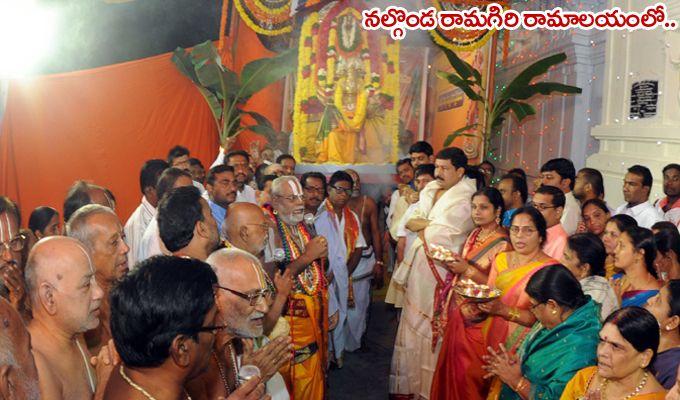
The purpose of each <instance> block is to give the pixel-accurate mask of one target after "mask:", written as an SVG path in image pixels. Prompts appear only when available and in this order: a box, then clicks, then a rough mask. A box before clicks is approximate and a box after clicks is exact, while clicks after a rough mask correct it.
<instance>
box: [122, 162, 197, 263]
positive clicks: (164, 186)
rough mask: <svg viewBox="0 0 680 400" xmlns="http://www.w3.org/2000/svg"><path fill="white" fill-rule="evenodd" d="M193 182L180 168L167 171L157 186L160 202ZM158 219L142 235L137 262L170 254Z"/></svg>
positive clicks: (159, 179) (150, 223)
mask: <svg viewBox="0 0 680 400" xmlns="http://www.w3.org/2000/svg"><path fill="white" fill-rule="evenodd" d="M192 182H193V181H192V180H191V175H190V174H189V173H188V172H186V171H184V170H181V169H178V168H168V169H166V170H165V171H163V173H162V174H161V177H160V178H158V185H156V194H157V196H158V200H159V201H160V200H162V199H163V197H165V194H166V193H167V192H169V191H170V189H174V188H178V187H182V186H192ZM199 190H200V189H199ZM157 217H158V215H155V216H154V218H153V220H152V221H151V222H149V226H147V227H146V230H145V231H144V234H143V235H142V241H141V243H140V245H139V250H138V252H137V256H136V257H135V258H136V260H137V262H139V261H143V260H146V259H147V258H149V257H151V256H155V255H159V254H170V252H169V251H168V249H166V248H165V246H164V245H163V241H161V237H160V234H159V233H158V220H157ZM130 267H131V268H134V265H131V266H130Z"/></svg>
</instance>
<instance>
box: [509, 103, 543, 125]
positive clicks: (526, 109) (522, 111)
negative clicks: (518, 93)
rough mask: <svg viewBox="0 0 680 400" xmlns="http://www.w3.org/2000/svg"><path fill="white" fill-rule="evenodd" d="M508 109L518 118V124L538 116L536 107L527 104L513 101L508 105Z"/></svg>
mask: <svg viewBox="0 0 680 400" xmlns="http://www.w3.org/2000/svg"><path fill="white" fill-rule="evenodd" d="M508 107H509V108H510V110H512V112H513V114H515V117H517V122H522V120H523V119H524V118H526V117H528V116H530V115H534V114H536V110H535V109H534V107H532V106H531V105H529V104H527V103H521V102H519V101H514V100H511V101H510V102H509V103H508Z"/></svg>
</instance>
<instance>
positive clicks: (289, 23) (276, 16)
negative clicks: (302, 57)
mask: <svg viewBox="0 0 680 400" xmlns="http://www.w3.org/2000/svg"><path fill="white" fill-rule="evenodd" d="M265 3H266V2H264V3H263V1H262V0H235V1H234V5H236V10H237V11H238V13H239V15H240V16H241V19H242V20H243V22H245V23H246V25H247V26H248V27H249V28H250V29H252V30H253V31H255V32H257V33H260V34H262V35H266V36H277V35H281V34H284V33H290V32H292V30H293V22H294V19H293V18H291V16H290V7H291V2H290V1H286V2H281V3H282V4H281V5H279V6H273V7H270V6H269V5H267V4H265Z"/></svg>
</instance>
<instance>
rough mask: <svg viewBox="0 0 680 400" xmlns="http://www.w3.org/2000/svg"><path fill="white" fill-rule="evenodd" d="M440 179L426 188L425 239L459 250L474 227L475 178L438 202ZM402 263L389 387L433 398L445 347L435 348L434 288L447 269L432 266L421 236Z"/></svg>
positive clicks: (423, 203) (423, 195) (397, 276)
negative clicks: (400, 298) (400, 307)
mask: <svg viewBox="0 0 680 400" xmlns="http://www.w3.org/2000/svg"><path fill="white" fill-rule="evenodd" d="M439 185H440V183H439V182H437V181H434V182H431V183H429V184H428V185H427V186H426V187H425V189H423V191H422V192H421V196H420V202H419V208H420V215H427V218H428V219H429V220H430V223H429V225H428V227H427V228H425V231H424V234H425V239H426V240H427V243H428V244H429V245H433V244H437V245H440V246H443V247H445V248H447V249H451V250H452V251H454V252H460V250H461V247H462V246H463V244H464V243H465V239H466V238H467V235H468V233H469V232H470V231H471V230H472V228H473V224H472V220H471V218H470V203H471V196H472V193H474V192H475V183H474V180H470V179H467V178H463V180H462V181H461V182H459V183H458V184H457V185H455V186H453V187H452V188H450V189H449V190H447V191H446V192H445V193H444V194H443V195H442V196H441V198H440V199H439V200H438V201H437V202H436V203H434V201H433V199H434V196H435V194H436V193H437V191H438V190H439V188H440V186H439ZM433 203H434V204H433ZM399 269H400V271H399V273H395V276H394V277H393V279H396V282H397V283H399V284H402V285H403V287H404V290H405V292H404V306H403V310H402V315H401V320H400V322H399V329H398V331H397V338H396V342H395V345H394V353H393V356H392V366H391V370H390V382H389V392H390V394H391V395H404V396H412V397H413V398H414V399H429V398H430V386H431V385H432V377H433V375H434V369H435V367H436V365H437V357H438V356H439V349H440V348H441V340H438V341H437V343H436V346H434V348H433V333H432V325H431V324H432V320H433V315H434V293H435V290H436V288H437V278H439V279H440V280H442V281H444V280H445V279H446V274H447V270H446V269H445V268H443V267H442V266H439V265H436V263H435V266H434V270H433V269H432V268H431V267H430V265H429V263H428V262H427V258H426V255H425V250H424V248H423V243H422V241H421V240H420V239H419V238H418V239H416V240H415V241H414V243H413V245H412V246H411V248H410V249H409V251H408V252H407V254H406V256H405V257H404V261H403V262H402V264H401V265H400V267H399ZM435 274H436V275H435Z"/></svg>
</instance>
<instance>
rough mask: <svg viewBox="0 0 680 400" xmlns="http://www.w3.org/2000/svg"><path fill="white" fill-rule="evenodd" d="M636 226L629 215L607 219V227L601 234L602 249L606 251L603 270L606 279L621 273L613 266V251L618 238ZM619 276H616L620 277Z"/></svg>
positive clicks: (619, 215) (635, 222) (618, 215)
mask: <svg viewBox="0 0 680 400" xmlns="http://www.w3.org/2000/svg"><path fill="white" fill-rule="evenodd" d="M632 226H637V221H635V219H634V218H633V217H631V216H630V215H626V214H617V215H614V216H613V217H611V218H609V220H608V221H607V225H605V228H604V233H603V234H602V243H604V248H605V249H606V250H607V259H606V260H605V262H604V269H605V271H607V274H606V276H605V277H606V278H607V279H611V278H612V277H614V276H615V274H617V273H621V271H618V270H617V268H616V267H615V266H614V250H616V245H617V244H618V243H619V236H621V234H622V233H623V231H625V230H626V229H628V228H630V227H632ZM621 275H623V274H619V275H616V276H621Z"/></svg>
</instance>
